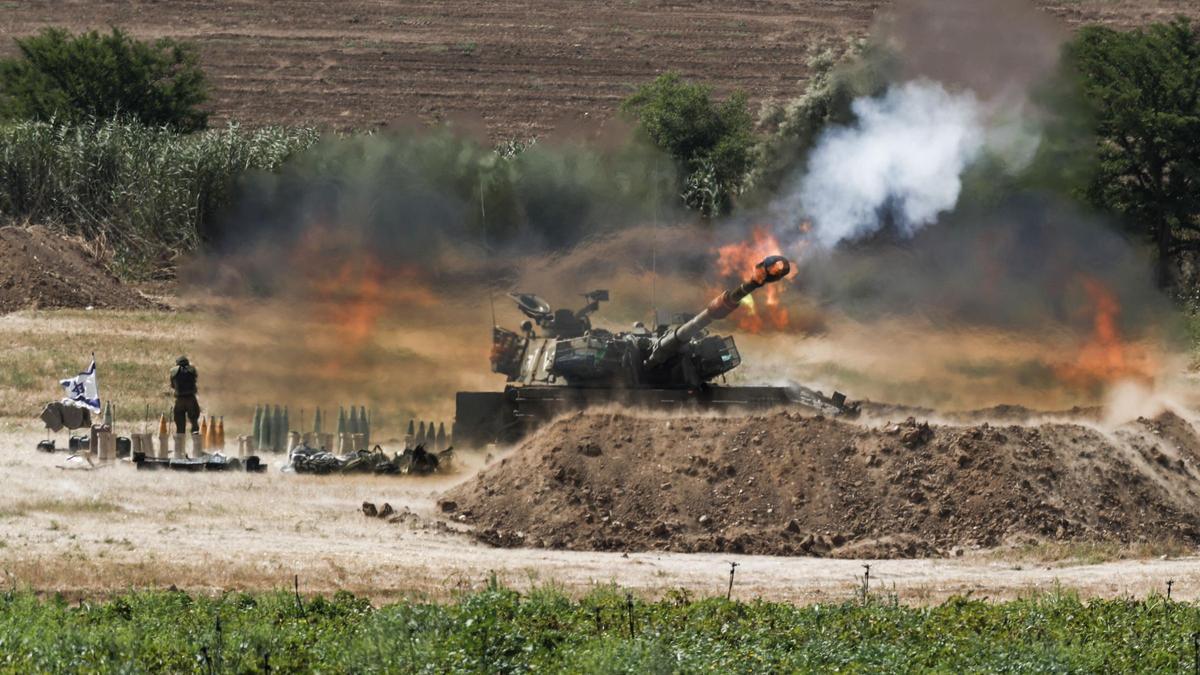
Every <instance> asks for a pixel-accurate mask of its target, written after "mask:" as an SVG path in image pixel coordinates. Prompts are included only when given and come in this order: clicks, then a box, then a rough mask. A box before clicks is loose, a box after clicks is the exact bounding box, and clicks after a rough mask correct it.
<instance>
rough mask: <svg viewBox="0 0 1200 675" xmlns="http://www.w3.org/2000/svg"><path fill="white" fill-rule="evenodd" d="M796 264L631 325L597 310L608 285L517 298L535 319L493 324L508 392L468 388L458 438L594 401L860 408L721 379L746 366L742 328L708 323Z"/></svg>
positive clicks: (500, 438) (476, 441) (520, 432)
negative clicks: (613, 326)
mask: <svg viewBox="0 0 1200 675" xmlns="http://www.w3.org/2000/svg"><path fill="white" fill-rule="evenodd" d="M790 272H791V263H789V262H788V260H787V259H786V258H784V257H782V256H769V257H767V258H765V259H763V260H762V262H760V263H758V264H757V265H755V266H754V269H753V270H752V271H751V274H750V275H749V278H747V279H746V280H745V281H743V282H742V283H741V284H740V285H738V286H737V287H735V288H731V289H729V290H726V291H724V292H723V293H721V294H720V295H718V296H717V297H715V298H713V300H712V301H711V302H709V303H708V306H707V307H705V308H704V310H703V311H701V312H700V313H699V314H696V315H694V316H692V317H690V318H686V320H683V321H680V322H678V323H667V324H661V325H658V326H655V327H654V328H653V329H650V328H647V327H646V326H645V325H643V324H642V323H641V322H639V323H636V324H634V325H633V327H632V329H631V330H629V331H625V332H615V333H614V332H611V331H608V330H604V329H602V328H593V327H592V324H591V318H590V317H591V315H592V314H593V313H594V312H596V310H598V309H599V308H600V303H601V302H605V301H607V300H608V297H609V295H608V291H606V290H596V291H592V292H590V293H587V294H585V295H584V299H585V300H586V303H587V304H585V305H584V306H583V307H582V308H580V309H578V310H569V309H558V310H555V309H552V308H551V307H550V305H549V304H548V303H546V302H545V301H544V300H542V299H541V298H539V297H538V296H536V295H533V294H531V293H510V294H509V297H510V298H511V299H512V300H513V301H514V302H515V303H516V305H517V308H518V309H519V310H520V311H521V313H522V314H524V315H525V316H526V317H527V319H526V320H525V321H524V322H523V323H522V324H521V326H520V330H519V331H512V330H508V329H506V328H501V327H499V326H495V327H493V329H492V351H491V366H492V371H493V372H495V373H499V374H501V375H504V376H505V377H506V378H507V383H506V385H505V387H504V391H498V392H458V394H457V395H456V397H455V419H454V442H455V445H456V446H458V447H460V448H472V447H474V448H479V447H484V446H485V445H487V444H490V443H502V444H503V443H512V442H515V441H517V440H519V439H520V438H521V437H522V436H524V435H526V434H528V433H529V432H530V431H532V430H533V429H535V428H537V427H538V426H539V425H541V424H543V423H545V422H548V421H549V420H551V419H553V418H554V417H556V416H558V415H560V414H563V413H566V412H571V411H573V410H582V409H585V408H588V407H592V406H598V405H607V404H619V405H624V406H629V407H636V408H643V409H655V410H677V409H686V408H699V409H703V408H718V409H755V408H760V409H761V408H770V407H775V406H789V405H791V406H804V407H807V408H811V409H813V410H816V411H819V412H822V413H826V414H831V415H847V414H849V415H853V414H856V413H857V408H856V406H854V405H851V404H848V403H847V401H846V397H845V396H844V395H842V394H841V393H837V392H835V393H834V394H833V396H830V397H826V396H825V395H824V394H822V393H821V392H818V391H814V390H812V389H808V388H806V387H801V386H788V387H775V386H728V385H724V384H717V383H715V382H714V380H716V379H717V378H720V377H721V376H722V375H724V374H726V373H728V372H729V371H731V370H733V369H734V368H737V367H738V365H740V364H741V360H742V359H741V355H740V354H739V353H738V349H737V344H736V343H735V342H734V339H733V336H729V335H715V334H710V333H709V332H708V330H707V329H708V327H709V326H710V325H711V324H712V323H713V322H715V321H720V320H721V319H724V318H726V317H728V316H729V315H730V314H732V313H733V312H735V311H737V309H738V307H739V306H740V305H741V302H742V300H743V299H744V298H745V297H746V296H748V295H750V294H751V293H753V292H754V291H756V290H758V289H759V288H762V287H763V286H765V285H767V284H772V283H776V282H778V281H780V280H781V279H783V278H784V277H786V276H787V275H788V274H789V273H790Z"/></svg>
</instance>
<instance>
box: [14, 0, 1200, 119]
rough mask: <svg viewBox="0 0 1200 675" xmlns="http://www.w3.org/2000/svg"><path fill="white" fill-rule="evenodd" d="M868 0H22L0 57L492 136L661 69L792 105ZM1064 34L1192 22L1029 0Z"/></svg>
mask: <svg viewBox="0 0 1200 675" xmlns="http://www.w3.org/2000/svg"><path fill="white" fill-rule="evenodd" d="M891 4H892V3H890V2H884V1H881V0H820V1H818V0H768V1H765V2H745V1H742V2H716V1H714V0H670V1H663V0H634V1H632V2H627V1H622V2H587V3H582V2H576V1H574V0H536V1H530V0H521V1H516V2H477V1H472V0H445V1H439V2H430V1H429V0H424V1H416V2H405V3H386V2H378V1H376V0H345V1H344V2H312V1H311V0H276V1H274V2H266V1H264V0H218V1H213V2H198V1H197V0H158V1H156V2H125V1H123V0H88V1H87V2H80V1H78V0H74V1H64V0H23V1H22V2H8V3H0V7H2V8H3V13H2V14H0V16H2V17H3V18H2V19H0V55H2V56H9V55H13V54H15V53H16V48H15V46H14V45H13V44H12V40H11V38H13V37H19V36H24V35H30V34H33V33H36V32H37V31H38V30H40V29H42V28H44V27H46V26H63V27H66V28H70V29H73V30H83V29H99V30H107V29H108V27H109V26H119V27H121V28H123V29H125V30H127V31H128V32H130V33H131V34H133V35H134V36H136V37H139V38H155V37H162V36H170V37H175V38H180V39H185V40H190V41H193V42H195V43H196V44H197V45H198V46H199V48H200V52H201V58H202V62H203V65H204V67H205V69H206V71H207V72H208V73H209V74H210V77H211V80H212V83H213V96H212V103H211V107H212V110H213V113H214V116H213V122H214V123H216V124H220V123H222V122H224V121H227V120H231V119H233V120H239V121H241V122H244V123H247V124H252V125H258V124H284V123H298V122H315V123H319V124H322V125H329V126H334V127H338V128H349V127H354V128H364V127H370V126H374V125H379V124H382V123H385V122H395V121H404V120H409V119H421V120H425V121H431V120H439V119H447V118H454V117H457V116H461V115H466V116H472V117H478V118H482V120H483V122H484V124H485V125H486V127H487V130H488V132H489V133H490V134H491V136H492V137H493V138H498V137H510V136H516V137H527V136H531V135H542V134H545V133H546V132H548V131H550V130H552V129H555V128H559V129H562V128H564V127H566V128H569V127H572V126H576V125H580V124H584V125H590V124H591V123H592V122H594V121H595V120H597V119H604V118H607V117H609V116H611V114H612V113H613V111H614V110H615V109H616V106H617V104H618V103H619V101H620V100H621V99H622V98H624V97H625V96H627V95H628V94H629V92H630V90H631V87H632V86H635V85H637V84H639V83H641V82H645V81H647V80H649V79H651V78H653V77H654V76H655V75H657V74H659V73H662V72H664V71H668V70H673V71H676V72H679V73H682V74H683V75H684V76H686V77H689V78H695V79H699V80H702V81H704V82H707V83H710V84H713V85H714V86H715V87H716V88H717V90H718V91H719V92H722V93H724V92H728V91H731V90H733V89H742V90H744V91H746V92H748V93H749V94H750V96H751V97H752V98H753V100H754V102H755V103H757V102H759V101H762V100H764V99H768V98H780V99H782V98H793V97H795V96H797V95H798V94H799V93H800V91H801V90H802V83H803V81H804V80H805V79H806V78H807V77H808V66H807V63H808V60H809V58H810V57H811V56H812V55H813V54H814V53H818V52H820V51H821V50H823V49H824V48H827V47H830V46H839V45H844V44H845V42H846V40H847V38H850V37H861V36H864V35H866V33H867V32H868V31H869V30H870V27H871V25H872V23H873V21H874V19H875V17H876V13H877V12H878V11H879V10H880V8H886V7H889V6H890V5H891ZM1036 4H1037V5H1038V6H1040V7H1042V8H1043V9H1045V10H1046V11H1047V12H1049V13H1050V14H1053V15H1054V16H1056V17H1059V18H1060V19H1062V20H1063V21H1065V22H1066V23H1067V24H1069V25H1080V24H1083V23H1095V22H1101V23H1105V24H1108V25H1114V26H1122V27H1124V26H1132V25H1140V24H1144V23H1147V22H1150V21H1161V20H1164V19H1165V18H1167V17H1169V16H1171V15H1172V14H1175V13H1184V14H1189V15H1191V16H1194V17H1195V16H1198V15H1200V10H1198V8H1197V6H1196V3H1194V2H1193V1H1192V0H1137V1H1136V2H1134V1H1133V0H1040V1H1039V2H1037V3H1036Z"/></svg>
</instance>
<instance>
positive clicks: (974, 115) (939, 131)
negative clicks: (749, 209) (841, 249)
mask: <svg viewBox="0 0 1200 675" xmlns="http://www.w3.org/2000/svg"><path fill="white" fill-rule="evenodd" d="M853 110H854V114H855V116H856V118H857V121H856V123H855V124H854V125H852V126H845V127H835V128H832V129H830V130H828V131H826V132H825V134H824V135H823V137H822V138H821V140H820V141H819V142H818V145H817V147H816V149H815V150H814V151H813V154H812V155H811V157H810V159H809V164H808V170H807V172H806V173H805V175H804V176H803V177H802V178H801V179H800V182H799V185H798V188H797V190H796V191H795V192H793V196H792V198H791V199H790V200H789V201H790V202H792V203H791V204H789V207H791V208H793V209H795V208H798V210H799V211H800V212H801V213H803V214H804V215H805V216H807V217H808V218H810V219H811V221H812V225H813V231H812V236H813V237H814V238H815V239H816V240H817V241H818V242H819V243H821V244H822V245H824V246H826V247H832V246H834V245H836V244H837V243H838V242H840V241H843V240H847V239H854V238H856V237H860V236H863V235H867V234H870V233H871V232H874V231H876V230H877V229H879V228H880V227H881V226H882V224H883V222H885V221H884V219H885V217H886V218H888V219H890V220H891V221H892V222H893V223H894V224H895V225H896V226H897V227H898V228H899V229H900V230H901V231H902V232H904V233H906V234H911V233H913V232H914V231H916V230H917V229H919V228H921V227H923V226H925V225H928V224H930V223H932V222H934V221H935V220H936V219H937V217H938V215H939V214H941V213H943V212H945V211H948V210H950V209H952V208H954V206H955V204H956V203H957V202H958V196H959V192H960V191H961V190H962V175H963V172H964V171H965V170H966V168H967V167H968V166H969V165H970V164H971V163H972V162H973V161H975V160H976V159H977V158H978V157H979V156H980V154H981V153H982V152H983V149H984V146H985V139H986V136H987V134H986V127H985V113H984V109H983V106H982V105H981V104H980V103H979V101H978V100H977V99H976V97H975V96H974V95H973V94H971V93H970V92H969V91H968V92H964V93H951V92H948V91H946V89H945V88H944V87H943V86H942V85H941V84H939V83H937V82H934V81H931V80H914V81H910V82H907V83H904V84H902V85H898V86H895V87H893V88H891V89H890V90H889V91H888V92H887V93H886V94H885V95H884V96H882V97H880V98H861V99H859V100H857V101H855V102H854V104H853ZM796 202H798V203H796Z"/></svg>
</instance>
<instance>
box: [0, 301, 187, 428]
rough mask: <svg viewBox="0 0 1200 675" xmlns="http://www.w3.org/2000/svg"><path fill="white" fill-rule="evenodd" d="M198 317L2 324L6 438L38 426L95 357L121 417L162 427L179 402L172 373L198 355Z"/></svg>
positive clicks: (73, 316)
mask: <svg viewBox="0 0 1200 675" xmlns="http://www.w3.org/2000/svg"><path fill="white" fill-rule="evenodd" d="M201 325H202V324H201V322H200V321H199V319H198V317H197V315H195V314H189V313H168V312H157V311H140V312H117V311H83V310H63V311H53V312H49V311H29V312H17V313H15V314H8V315H5V316H0V430H4V429H5V426H4V425H5V423H6V422H7V425H8V428H9V429H11V428H13V425H14V421H13V420H7V421H6V420H4V419H3V418H17V419H19V420H29V419H34V418H36V416H37V415H38V413H39V412H41V409H42V407H43V406H44V405H45V404H46V403H47V402H49V401H54V400H57V399H59V398H61V396H62V389H61V388H60V387H59V386H58V380H59V379H61V378H64V377H71V376H73V375H75V374H76V373H78V372H80V371H81V370H83V369H85V368H87V366H88V363H89V362H90V360H91V352H92V351H95V353H96V361H97V364H98V366H97V374H98V377H99V381H100V386H101V393H102V394H103V395H104V396H105V397H106V398H111V399H113V400H115V401H118V402H119V407H118V410H117V414H118V416H119V418H120V419H122V420H126V421H134V420H137V421H141V420H142V419H144V418H145V417H146V410H147V409H149V410H150V413H151V416H152V417H153V418H155V419H157V417H158V413H159V412H162V411H163V410H166V408H167V406H168V405H169V404H170V402H171V399H170V398H168V397H167V396H164V395H163V393H164V392H165V391H166V390H167V389H168V385H167V371H168V370H169V369H170V368H171V366H172V365H174V363H175V357H176V356H178V355H179V354H182V353H190V352H192V351H194V350H195V348H196V347H197V344H198V342H199V335H200V331H199V328H200V326H201Z"/></svg>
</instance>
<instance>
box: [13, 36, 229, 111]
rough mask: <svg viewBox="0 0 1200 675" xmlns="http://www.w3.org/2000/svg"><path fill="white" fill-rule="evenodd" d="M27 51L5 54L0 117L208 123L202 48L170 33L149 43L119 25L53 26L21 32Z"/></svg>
mask: <svg viewBox="0 0 1200 675" xmlns="http://www.w3.org/2000/svg"><path fill="white" fill-rule="evenodd" d="M16 43H17V48H18V49H19V50H20V52H21V55H20V57H18V58H14V59H5V60H0V118H7V119H30V120H40V121H50V120H56V121H60V122H67V123H75V122H83V121H87V120H91V119H108V118H112V117H114V116H130V117H133V118H135V119H137V120H139V121H141V122H142V123H144V124H148V125H151V126H169V127H172V128H174V129H177V130H179V131H194V130H197V129H203V128H204V127H205V125H206V123H207V119H208V114H207V113H205V112H203V111H201V110H199V109H198V106H199V105H201V104H202V103H204V101H205V100H206V98H207V88H206V84H205V78H204V73H203V72H202V71H201V70H200V67H199V65H198V62H199V57H198V55H197V53H196V50H195V49H194V48H193V47H192V46H190V45H187V44H184V43H180V42H176V41H174V40H171V39H169V38H164V39H161V40H158V41H157V42H155V43H153V44H151V43H147V42H141V41H138V40H133V39H131V38H130V37H129V36H127V35H126V34H125V33H123V32H121V31H120V30H119V29H116V28H114V29H113V30H112V33H110V34H108V35H101V34H99V33H97V32H95V31H92V32H90V33H83V34H82V35H79V36H72V35H71V34H70V33H68V32H67V31H65V30H62V29H58V28H47V29H46V30H44V31H42V32H41V33H40V34H38V35H36V36H33V37H28V38H17V39H16Z"/></svg>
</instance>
